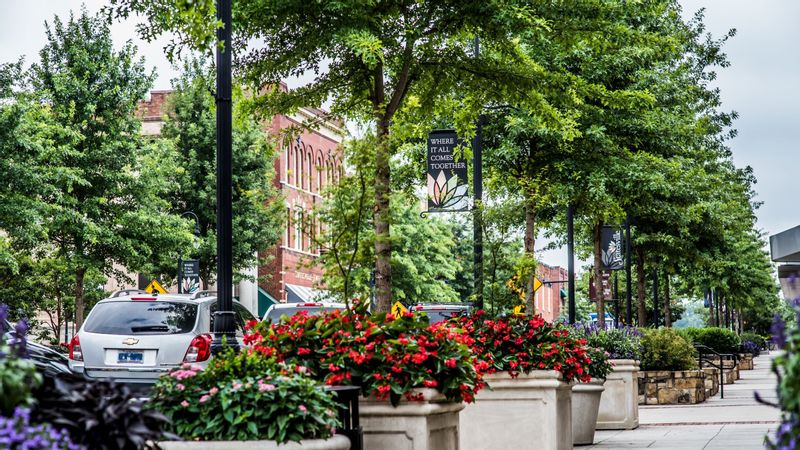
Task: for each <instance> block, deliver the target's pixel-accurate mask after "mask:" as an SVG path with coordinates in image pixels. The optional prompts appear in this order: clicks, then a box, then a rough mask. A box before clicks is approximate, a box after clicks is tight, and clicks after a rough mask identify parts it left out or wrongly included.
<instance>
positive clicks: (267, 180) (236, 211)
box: [161, 60, 284, 288]
mask: <svg viewBox="0 0 800 450" xmlns="http://www.w3.org/2000/svg"><path fill="white" fill-rule="evenodd" d="M209 73H210V71H209V69H208V68H207V67H205V65H204V64H203V63H202V62H201V61H199V60H192V61H190V62H189V63H187V64H186V65H185V67H184V71H183V73H182V74H181V76H180V77H179V78H177V79H175V80H173V88H174V89H175V93H174V94H173V95H172V96H170V98H169V100H168V105H167V110H166V118H165V122H164V126H163V127H162V129H161V136H162V137H163V138H164V139H166V140H167V141H169V142H170V143H171V144H173V145H174V150H175V151H174V152H173V153H172V155H171V157H172V158H173V159H174V162H173V164H175V166H176V170H175V172H174V176H173V177H172V180H173V184H172V185H171V186H172V189H170V192H169V195H168V197H167V198H169V199H170V202H171V208H170V209H171V210H172V212H173V213H175V214H182V213H183V212H186V211H192V212H194V213H195V214H197V217H198V219H199V231H200V236H199V243H198V246H197V248H191V247H190V248H187V249H186V250H185V251H184V252H183V256H184V257H187V258H188V257H195V258H198V259H199V260H200V278H201V279H202V281H203V285H204V288H205V287H207V286H208V284H209V283H213V281H214V278H215V274H216V268H217V234H216V223H217V216H216V208H217V197H216V181H215V180H216V178H215V177H216V167H217V163H216V154H217V152H216V148H217V145H216V106H215V103H214V97H213V95H212V94H211V92H212V89H213V85H214V78H213V77H212V76H211V75H210V74H209ZM241 99H242V93H241V91H239V90H237V92H236V100H237V101H236V104H235V112H234V127H233V161H232V162H233V235H234V237H235V238H234V240H233V249H232V251H233V268H234V271H241V270H244V269H246V268H248V267H252V266H253V265H255V264H257V263H259V262H260V261H258V258H257V252H259V251H263V250H266V249H268V248H270V247H272V246H273V245H275V243H276V242H277V241H278V239H279V238H280V235H281V231H282V225H283V217H284V212H283V202H282V201H281V199H280V196H279V193H278V190H277V188H276V187H275V185H274V179H275V167H274V161H275V157H276V152H275V147H274V146H273V145H272V144H271V143H270V141H269V139H268V138H267V137H266V136H265V133H264V131H263V130H262V127H261V125H260V124H259V123H258V122H257V121H256V120H255V119H254V118H253V117H252V116H250V115H248V114H247V113H246V112H243V111H242V109H241V108H240V107H239V105H240V104H241ZM189 223H190V224H191V226H192V227H194V221H193V220H190V221H189ZM261 262H263V261H261ZM161 270H162V271H164V272H167V273H174V272H175V264H172V265H170V266H169V267H163V268H161Z"/></svg>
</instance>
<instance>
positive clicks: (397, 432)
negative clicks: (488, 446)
mask: <svg viewBox="0 0 800 450" xmlns="http://www.w3.org/2000/svg"><path fill="white" fill-rule="evenodd" d="M417 393H421V394H422V400H421V401H409V400H406V399H405V398H403V399H402V400H401V401H400V404H399V405H397V406H392V404H391V403H390V402H389V401H388V400H377V399H376V398H375V397H369V398H361V399H360V400H359V402H358V407H359V418H360V421H361V428H362V430H363V432H364V449H369V450H405V449H413V450H457V449H458V448H459V447H458V444H459V440H458V432H459V414H458V413H459V412H460V411H461V410H462V409H464V404H463V403H461V402H453V401H450V400H447V399H446V398H445V397H444V396H443V395H442V394H441V393H439V391H437V390H435V389H419V390H418V391H417Z"/></svg>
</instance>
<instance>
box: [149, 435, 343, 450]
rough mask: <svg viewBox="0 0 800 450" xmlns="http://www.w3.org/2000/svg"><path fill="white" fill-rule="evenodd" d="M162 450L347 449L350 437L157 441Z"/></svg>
mask: <svg viewBox="0 0 800 450" xmlns="http://www.w3.org/2000/svg"><path fill="white" fill-rule="evenodd" d="M158 446H159V447H161V449H162V450H349V449H350V439H348V438H347V437H346V436H341V435H335V436H332V437H331V438H330V439H304V440H302V441H300V442H287V443H285V444H278V443H277V442H276V441H169V442H159V443H158Z"/></svg>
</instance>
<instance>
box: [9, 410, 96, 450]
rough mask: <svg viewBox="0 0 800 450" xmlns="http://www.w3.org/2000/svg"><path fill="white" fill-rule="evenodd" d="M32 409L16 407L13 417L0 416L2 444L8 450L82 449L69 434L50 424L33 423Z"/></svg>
mask: <svg viewBox="0 0 800 450" xmlns="http://www.w3.org/2000/svg"><path fill="white" fill-rule="evenodd" d="M30 419H31V415H30V410H29V409H27V408H21V407H18V408H15V409H14V413H13V415H12V416H11V417H2V416H0V446H2V448H4V449H8V450H17V449H19V450H23V449H24V450H35V449H42V450H44V449H48V450H80V449H85V447H82V446H80V445H78V444H75V443H73V442H72V441H71V440H70V438H69V434H67V432H66V431H63V430H57V429H55V428H53V427H52V426H50V425H47V424H43V425H35V424H31V420H30Z"/></svg>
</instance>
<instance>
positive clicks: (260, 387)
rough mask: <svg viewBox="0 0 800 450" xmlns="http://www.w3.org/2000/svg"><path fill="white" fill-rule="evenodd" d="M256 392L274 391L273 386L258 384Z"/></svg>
mask: <svg viewBox="0 0 800 450" xmlns="http://www.w3.org/2000/svg"><path fill="white" fill-rule="evenodd" d="M258 390H259V391H260V392H265V391H274V390H275V385H274V384H259V385H258Z"/></svg>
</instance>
